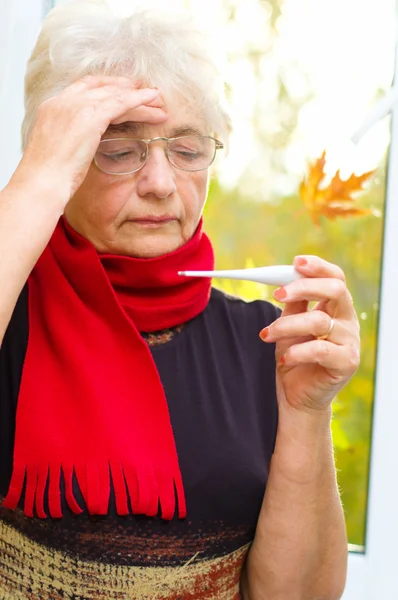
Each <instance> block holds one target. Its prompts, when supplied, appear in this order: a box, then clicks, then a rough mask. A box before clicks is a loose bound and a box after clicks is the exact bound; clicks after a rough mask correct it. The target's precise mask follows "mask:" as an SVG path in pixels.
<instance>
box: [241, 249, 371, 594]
mask: <svg viewBox="0 0 398 600" xmlns="http://www.w3.org/2000/svg"><path fill="white" fill-rule="evenodd" d="M294 265H295V267H296V269H297V270H298V271H299V272H300V273H301V274H302V275H303V278H301V279H299V280H297V281H295V282H293V283H291V284H289V285H287V286H286V287H284V288H280V289H279V290H276V292H275V293H274V296H275V298H276V299H278V300H280V301H282V302H284V303H285V308H284V310H283V312H282V315H281V317H280V318H279V319H277V320H276V321H275V322H274V323H272V324H271V325H270V326H269V327H267V328H266V329H265V330H263V331H262V332H261V333H260V336H261V338H262V339H263V341H265V342H266V343H267V342H271V343H274V342H276V362H277V369H276V391H277V401H278V409H279V424H278V431H277V437H276V444H275V451H274V455H273V457H272V460H271V468H270V476H269V480H268V484H267V489H266V493H265V496H264V502H263V507H262V509H261V513H260V517H259V521H258V527H257V531H256V536H255V539H254V543H253V546H252V548H251V550H250V553H249V556H248V561H247V567H246V571H245V576H244V583H245V585H246V588H245V589H246V596H247V598H248V600H338V598H340V597H341V595H342V593H343V590H344V585H345V578H346V565H347V540H346V533H345V525H344V518H343V512H342V508H341V504H340V499H339V493H338V489H337V484H336V473H335V468H334V463H333V447H332V441H331V432H330V419H331V403H332V401H333V398H334V397H335V396H336V394H337V393H338V392H339V391H340V390H341V389H342V388H343V387H344V386H345V385H346V383H347V382H348V381H349V379H350V378H351V377H352V375H353V374H354V373H355V371H356V369H357V367H358V364H359V347H360V344H359V323H358V319H357V316H356V314H355V310H354V307H353V303H352V298H351V295H350V293H349V291H348V290H347V287H346V283H345V277H344V273H343V272H342V270H341V269H340V268H339V267H337V266H336V265H332V264H330V263H327V262H326V261H324V260H322V259H320V258H318V257H316V256H307V257H296V259H295V261H294ZM312 301H316V302H317V304H316V305H315V307H314V308H313V309H312V310H310V307H309V302H312Z"/></svg>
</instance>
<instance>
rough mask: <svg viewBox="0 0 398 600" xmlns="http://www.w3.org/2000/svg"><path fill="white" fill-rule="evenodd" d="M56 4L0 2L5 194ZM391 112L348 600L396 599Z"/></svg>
mask: <svg viewBox="0 0 398 600" xmlns="http://www.w3.org/2000/svg"><path fill="white" fill-rule="evenodd" d="M53 4H54V1H53V0H29V2H27V1H26V0H0V14H1V19H0V51H1V56H3V57H4V56H5V57H6V60H2V61H1V63H0V131H1V132H2V140H3V141H4V140H7V143H6V144H5V143H3V144H2V145H1V147H0V164H1V165H2V168H1V171H0V189H1V188H3V187H4V186H5V185H6V184H7V182H8V181H9V179H10V177H11V175H12V173H13V172H14V170H15V168H16V165H17V164H18V162H19V160H20V156H21V148H20V124H21V121H22V118H23V75H24V71H25V66H26V62H27V60H28V58H29V55H30V52H31V50H32V48H33V45H34V42H35V40H36V37H37V34H38V31H39V29H40V24H41V21H42V18H43V15H44V14H46V12H47V11H48V10H49V9H50V8H51V6H52V5H53ZM396 14H397V16H398V0H397V6H396ZM11 57H12V58H11ZM396 64H398V52H397V55H396ZM397 75H398V68H397ZM397 78H398V77H397ZM394 112H395V113H396V114H394V115H393V120H392V142H391V148H390V156H389V169H388V181H387V195H386V205H385V215H386V216H385V233H384V251H383V264H382V286H381V302H380V322H379V332H378V357H377V367H376V387H375V406H374V419H373V434H372V447H371V474H370V483H369V505H368V514H367V539H366V549H365V552H364V553H355V552H350V556H349V567H348V578H347V587H346V591H345V593H344V596H343V598H344V600H379V599H380V600H396V599H397V598H398V573H397V571H398V563H397V555H398V553H397V550H396V546H397V543H398V431H397V427H398V377H397V373H398V366H397V365H396V357H397V356H398V350H397V347H396V345H394V340H395V344H396V343H397V341H398V309H397V306H398V109H395V111H394ZM395 165H396V167H395ZM395 540H397V542H396V541H395Z"/></svg>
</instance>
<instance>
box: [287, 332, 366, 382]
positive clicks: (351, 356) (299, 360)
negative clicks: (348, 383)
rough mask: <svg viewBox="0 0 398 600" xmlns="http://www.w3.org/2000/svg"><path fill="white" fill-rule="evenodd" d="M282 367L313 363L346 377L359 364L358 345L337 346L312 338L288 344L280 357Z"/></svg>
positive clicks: (337, 375)
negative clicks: (292, 344)
mask: <svg viewBox="0 0 398 600" xmlns="http://www.w3.org/2000/svg"><path fill="white" fill-rule="evenodd" d="M281 363H282V364H283V367H286V368H289V369H291V368H292V367H296V366H298V365H304V364H307V365H308V364H313V365H319V366H321V367H323V368H325V369H327V370H328V371H329V372H330V373H333V376H336V377H340V376H341V377H347V376H351V375H353V374H354V373H355V371H356V370H357V368H358V366H359V345H358V344H356V343H352V344H347V345H344V346H338V345H336V344H332V343H331V342H329V341H327V340H312V341H310V342H304V343H302V344H295V345H294V346H290V348H288V349H287V350H286V352H285V354H284V355H283V357H282V358H281Z"/></svg>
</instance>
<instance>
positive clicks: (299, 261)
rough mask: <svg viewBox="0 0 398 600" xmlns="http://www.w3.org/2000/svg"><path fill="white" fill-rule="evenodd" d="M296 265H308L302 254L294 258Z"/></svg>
mask: <svg viewBox="0 0 398 600" xmlns="http://www.w3.org/2000/svg"><path fill="white" fill-rule="evenodd" d="M296 265H297V266H298V267H306V266H307V265H308V260H307V259H306V258H303V257H302V256H299V257H298V258H296Z"/></svg>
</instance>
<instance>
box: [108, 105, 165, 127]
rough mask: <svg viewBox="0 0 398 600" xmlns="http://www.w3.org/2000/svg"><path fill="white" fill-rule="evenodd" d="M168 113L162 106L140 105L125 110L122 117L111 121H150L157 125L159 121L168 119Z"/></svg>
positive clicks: (115, 122) (114, 122) (116, 123)
mask: <svg viewBox="0 0 398 600" xmlns="http://www.w3.org/2000/svg"><path fill="white" fill-rule="evenodd" d="M167 119H168V114H167V113H166V112H165V111H164V110H163V109H161V108H152V107H150V106H146V105H145V106H139V107H138V108H133V109H130V110H128V111H127V112H125V113H124V114H123V115H120V117H117V118H116V119H113V120H112V121H111V122H112V124H113V125H118V124H119V123H125V122H126V121H133V122H136V123H149V124H151V125H156V124H158V123H164V121H167Z"/></svg>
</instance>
